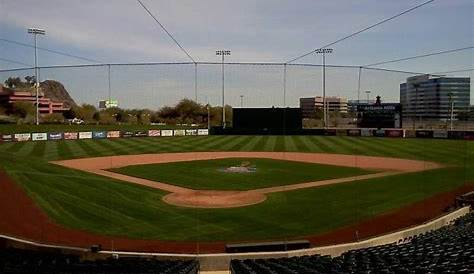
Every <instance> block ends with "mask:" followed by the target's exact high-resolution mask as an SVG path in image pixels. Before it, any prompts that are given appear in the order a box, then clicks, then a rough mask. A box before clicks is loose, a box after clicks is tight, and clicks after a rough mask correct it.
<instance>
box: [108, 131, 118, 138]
mask: <svg viewBox="0 0 474 274" xmlns="http://www.w3.org/2000/svg"><path fill="white" fill-rule="evenodd" d="M107 138H120V131H119V130H113V131H107Z"/></svg>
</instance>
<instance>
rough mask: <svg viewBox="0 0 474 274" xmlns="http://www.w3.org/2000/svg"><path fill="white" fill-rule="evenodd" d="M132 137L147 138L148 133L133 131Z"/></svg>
mask: <svg viewBox="0 0 474 274" xmlns="http://www.w3.org/2000/svg"><path fill="white" fill-rule="evenodd" d="M133 137H148V132H146V131H135V132H134V133H133Z"/></svg>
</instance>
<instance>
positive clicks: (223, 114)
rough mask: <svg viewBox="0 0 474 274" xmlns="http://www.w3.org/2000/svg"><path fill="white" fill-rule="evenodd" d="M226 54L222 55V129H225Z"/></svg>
mask: <svg viewBox="0 0 474 274" xmlns="http://www.w3.org/2000/svg"><path fill="white" fill-rule="evenodd" d="M224 96H225V92H224V54H222V128H225V98H224Z"/></svg>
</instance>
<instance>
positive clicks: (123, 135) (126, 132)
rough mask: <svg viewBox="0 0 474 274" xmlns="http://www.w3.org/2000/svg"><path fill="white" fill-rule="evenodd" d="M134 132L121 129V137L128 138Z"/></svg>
mask: <svg viewBox="0 0 474 274" xmlns="http://www.w3.org/2000/svg"><path fill="white" fill-rule="evenodd" d="M133 134H134V132H133V131H122V137H123V138H130V137H133Z"/></svg>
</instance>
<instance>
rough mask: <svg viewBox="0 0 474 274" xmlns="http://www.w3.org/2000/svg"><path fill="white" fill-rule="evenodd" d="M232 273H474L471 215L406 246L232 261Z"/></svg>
mask: <svg viewBox="0 0 474 274" xmlns="http://www.w3.org/2000/svg"><path fill="white" fill-rule="evenodd" d="M231 272H232V274H257V273H258V274H299V273H302V274H310V273H324V274H330V273H338V274H339V273H367V274H368V273H387V274H388V273H397V274H398V273H474V213H470V214H468V215H466V216H464V217H462V218H460V219H458V220H457V221H456V223H455V224H453V225H450V226H446V227H443V228H441V229H438V230H435V231H430V232H427V233H425V234H424V235H420V236H418V237H415V238H413V239H412V240H411V241H410V242H409V243H405V244H400V245H396V244H390V245H383V246H377V247H370V248H365V249H359V250H352V251H349V252H346V253H344V254H342V255H341V256H339V257H335V258H331V257H329V256H319V255H315V256H302V257H292V258H283V259H266V260H259V259H257V260H233V261H232V262H231Z"/></svg>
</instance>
